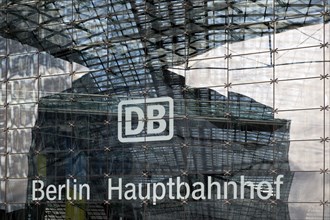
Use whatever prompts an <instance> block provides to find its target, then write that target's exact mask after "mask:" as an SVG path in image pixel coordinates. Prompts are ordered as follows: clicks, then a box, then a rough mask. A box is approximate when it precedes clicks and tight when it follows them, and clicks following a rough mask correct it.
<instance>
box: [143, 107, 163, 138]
mask: <svg viewBox="0 0 330 220" xmlns="http://www.w3.org/2000/svg"><path fill="white" fill-rule="evenodd" d="M155 112H157V113H158V114H154V113H155ZM165 113H166V110H165V107H164V106H162V105H149V106H148V107H147V116H148V122H147V134H159V133H162V132H163V131H165V129H166V121H165V120H164V119H162V118H163V117H164V116H165ZM155 123H158V124H159V126H158V128H155V126H154V125H155Z"/></svg>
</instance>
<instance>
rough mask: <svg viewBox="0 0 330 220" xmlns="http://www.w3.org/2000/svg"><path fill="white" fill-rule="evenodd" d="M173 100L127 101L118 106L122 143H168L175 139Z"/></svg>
mask: <svg viewBox="0 0 330 220" xmlns="http://www.w3.org/2000/svg"><path fill="white" fill-rule="evenodd" d="M173 114H174V113H173V99H172V98H170V97H161V98H150V99H138V100H125V101H121V102H120V103H119V105H118V139H119V141H120V142H123V143H128V142H144V141H166V140H170V139H171V138H172V137H173V129H174V126H173V124H174V123H173V121H174V120H173Z"/></svg>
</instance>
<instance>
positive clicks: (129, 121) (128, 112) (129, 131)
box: [125, 107, 144, 135]
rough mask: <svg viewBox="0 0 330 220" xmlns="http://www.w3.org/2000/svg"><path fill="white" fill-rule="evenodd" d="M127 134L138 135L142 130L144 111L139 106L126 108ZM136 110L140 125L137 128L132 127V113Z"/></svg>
mask: <svg viewBox="0 0 330 220" xmlns="http://www.w3.org/2000/svg"><path fill="white" fill-rule="evenodd" d="M125 112H126V113H125V120H126V122H125V134H126V135H136V134H139V133H141V132H142V130H143V126H144V122H143V121H142V119H143V111H142V109H140V108H139V107H128V108H126V109H125ZM133 112H135V113H136V114H137V116H138V125H137V127H136V128H135V129H132V124H133V123H132V114H133Z"/></svg>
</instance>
